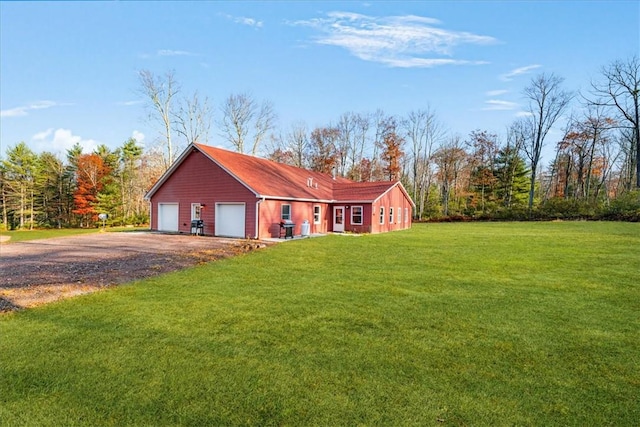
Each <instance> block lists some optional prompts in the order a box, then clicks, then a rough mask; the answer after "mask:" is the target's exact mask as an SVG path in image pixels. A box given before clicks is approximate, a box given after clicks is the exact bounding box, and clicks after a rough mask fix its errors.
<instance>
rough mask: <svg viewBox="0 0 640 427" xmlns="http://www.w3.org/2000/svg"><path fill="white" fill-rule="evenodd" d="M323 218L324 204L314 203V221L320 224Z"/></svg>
mask: <svg viewBox="0 0 640 427" xmlns="http://www.w3.org/2000/svg"><path fill="white" fill-rule="evenodd" d="M309 179H311V178H309ZM321 218H322V206H320V205H314V206H313V223H314V224H320V220H321Z"/></svg>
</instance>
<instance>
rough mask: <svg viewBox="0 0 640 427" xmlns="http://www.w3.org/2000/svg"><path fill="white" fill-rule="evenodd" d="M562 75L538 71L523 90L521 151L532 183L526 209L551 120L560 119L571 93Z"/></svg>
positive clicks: (531, 196)
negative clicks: (564, 87)
mask: <svg viewBox="0 0 640 427" xmlns="http://www.w3.org/2000/svg"><path fill="white" fill-rule="evenodd" d="M563 81H564V79H563V78H561V77H558V76H556V75H555V74H540V75H538V76H537V77H534V78H533V79H532V80H531V84H530V85H529V86H527V87H526V88H525V89H524V95H525V97H526V98H528V100H529V113H530V116H529V117H528V122H529V123H528V125H529V126H528V131H529V132H528V135H527V139H526V143H525V144H524V147H523V148H524V151H525V153H526V155H527V157H528V158H529V161H530V162H531V182H530V184H531V185H530V188H529V212H530V213H531V211H532V209H533V197H534V194H535V184H536V174H537V170H538V165H539V163H540V157H541V155H542V148H543V147H544V143H545V138H546V136H547V134H548V133H549V130H550V129H551V127H552V126H553V125H554V123H555V122H556V121H557V120H558V119H559V118H560V116H561V115H562V113H563V112H564V110H565V109H566V108H567V106H568V105H569V102H571V99H572V98H573V94H572V93H571V92H567V91H564V90H562V88H561V85H562V82H563Z"/></svg>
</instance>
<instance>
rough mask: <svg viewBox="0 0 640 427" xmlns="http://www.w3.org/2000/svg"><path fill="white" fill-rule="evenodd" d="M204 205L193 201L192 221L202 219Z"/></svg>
mask: <svg viewBox="0 0 640 427" xmlns="http://www.w3.org/2000/svg"><path fill="white" fill-rule="evenodd" d="M201 215H202V205H201V204H200V203H191V221H194V220H197V219H202V218H201Z"/></svg>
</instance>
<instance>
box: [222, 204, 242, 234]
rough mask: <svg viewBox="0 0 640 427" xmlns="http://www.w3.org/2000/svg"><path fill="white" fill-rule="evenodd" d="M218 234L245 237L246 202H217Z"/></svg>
mask: <svg viewBox="0 0 640 427" xmlns="http://www.w3.org/2000/svg"><path fill="white" fill-rule="evenodd" d="M215 224H216V227H215V228H216V230H215V234H216V236H224V237H241V238H244V237H245V205H244V203H217V204H216V223H215Z"/></svg>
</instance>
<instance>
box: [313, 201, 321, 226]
mask: <svg viewBox="0 0 640 427" xmlns="http://www.w3.org/2000/svg"><path fill="white" fill-rule="evenodd" d="M313 223H314V224H320V206H317V205H316V206H314V207H313Z"/></svg>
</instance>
